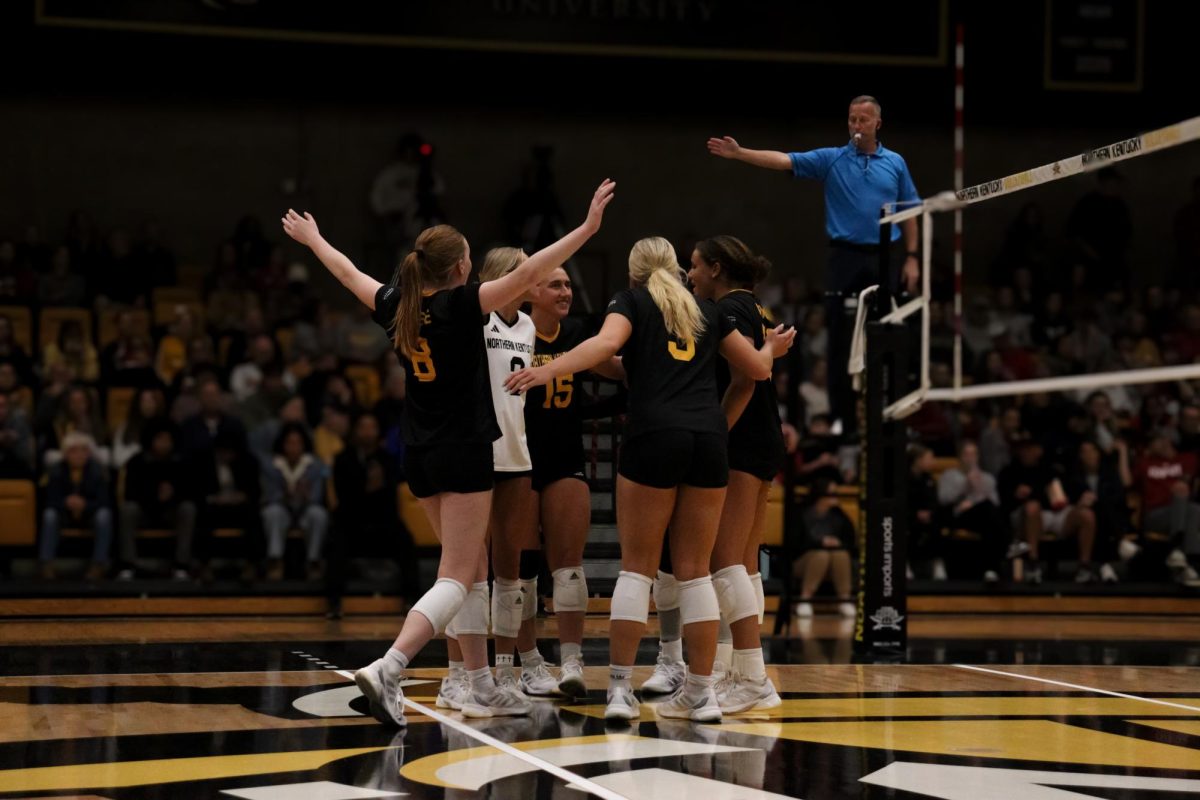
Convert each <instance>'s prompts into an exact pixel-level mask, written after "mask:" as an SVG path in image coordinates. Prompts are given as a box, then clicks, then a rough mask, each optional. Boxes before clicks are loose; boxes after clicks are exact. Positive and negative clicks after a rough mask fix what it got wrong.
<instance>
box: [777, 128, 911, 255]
mask: <svg viewBox="0 0 1200 800" xmlns="http://www.w3.org/2000/svg"><path fill="white" fill-rule="evenodd" d="M788 158H790V159H791V160H792V175H793V176H794V177H797V178H812V179H813V180H818V181H821V182H822V183H824V184H825V231H826V233H828V234H829V238H830V239H832V240H833V241H837V242H851V243H853V244H879V209H880V208H882V207H883V204H884V203H894V202H896V201H905V200H919V199H920V196H919V195H918V194H917V187H915V186H913V181H912V176H911V175H909V174H908V165H907V164H905V163H904V159H903V158H902V157H901V156H900V154H899V153H894V152H892V151H891V150H888V149H886V148H885V147H884V146H883V145H882V144H879V145H876V147H875V152H874V153H871V154H870V155H867V154H865V153H860V152H858V148H856V147H855V146H854V142H853V141H850V142H848V143H847V144H846V145H845V146H844V147H822V148H819V149H817V150H809V151H808V152H805V153H788ZM899 238H900V226H899V225H893V226H892V241H893V242H894V241H896V240H897V239H899Z"/></svg>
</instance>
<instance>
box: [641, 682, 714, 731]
mask: <svg viewBox="0 0 1200 800" xmlns="http://www.w3.org/2000/svg"><path fill="white" fill-rule="evenodd" d="M654 710H655V712H656V713H657V714H658V716H660V717H666V718H667V719H690V720H691V721H692V722H720V721H721V706H720V705H718V704H717V695H716V693H715V692H713V690H712V687H711V686H706V687H705V688H704V689H703V690H702V691H698V692H694V693H693V692H689V691H688V689H687V687H686V686H685V687H684V688H682V689H680V690H679V691H678V692H676V693H675V694H673V695H671V697H670V698H668V699H667V700H664V701H663V702H661V703H659V704H658V705H656V706H655V707H654Z"/></svg>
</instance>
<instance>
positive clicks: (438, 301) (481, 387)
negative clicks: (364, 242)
mask: <svg viewBox="0 0 1200 800" xmlns="http://www.w3.org/2000/svg"><path fill="white" fill-rule="evenodd" d="M399 304H400V290H399V289H398V288H396V287H395V286H380V287H379V291H378V292H376V293H375V312H374V313H373V314H372V318H373V319H374V320H375V322H377V323H379V324H380V325H382V326H383V328H384V329H385V330H386V331H388V335H389V336H390V335H391V333H392V328H393V323H394V321H395V317H396V307H397V306H398V305H399ZM485 319H486V316H485V315H484V313H483V311H482V310H481V309H480V307H479V284H471V285H468V286H458V287H456V288H454V289H444V290H442V291H440V292H434V293H433V294H431V295H426V296H425V297H422V298H421V329H420V332H419V333H418V336H419V337H420V338H418V340H417V353H416V355H414V357H413V358H412V359H409V358H408V357H407V356H405V355H404V354H403V353H400V352H397V353H396V355H397V356H399V357H400V363H401V364H402V365H403V366H404V370H405V373H406V378H405V387H406V389H407V396H406V397H405V402H404V417H403V419H402V420H401V423H400V433H401V435H402V436H403V437H404V443H405V444H406V445H409V446H410V447H426V446H429V445H441V444H462V443H481V444H490V443H491V442H494V441H495V440H497V439H499V438H500V426H499V425H497V424H496V412H495V410H494V409H493V407H492V390H491V383H490V381H489V380H488V366H487V351H486V349H485V347H484V342H483V336H481V335H480V328H481V327H482V326H483V323H484V320H485Z"/></svg>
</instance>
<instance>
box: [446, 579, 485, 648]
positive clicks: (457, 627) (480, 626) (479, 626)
mask: <svg viewBox="0 0 1200 800" xmlns="http://www.w3.org/2000/svg"><path fill="white" fill-rule="evenodd" d="M488 595H489V592H488V584H487V581H480V582H479V583H477V584H475V585H474V586H472V587H471V591H469V592H467V596H466V599H464V600H463V603H462V607H461V608H459V609H458V613H457V614H455V615H454V622H453V623H452V624H453V629H454V634H455V636H456V637H457V636H464V635H466V636H470V635H474V636H487V635H488V629H489V628H490V627H491V625H490V624H489V623H490V622H491V620H490V619H489V617H490V616H491V614H490V613H488V612H489V611H490V610H491V609H490V605H491V603H490V602H489V600H488Z"/></svg>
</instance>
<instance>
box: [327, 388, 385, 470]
mask: <svg viewBox="0 0 1200 800" xmlns="http://www.w3.org/2000/svg"><path fill="white" fill-rule="evenodd" d="M372 419H374V418H373V417H372ZM375 424H376V426H378V424H379V421H378V420H375ZM349 433H350V409H349V407H347V406H345V405H343V404H341V403H337V402H330V403H326V404H325V405H324V406H323V407H322V409H321V424H320V425H318V426H317V427H316V430H314V431H313V450H314V452H315V453H316V455H317V458H318V459H320V460H321V463H323V464H325V465H326V466H327V467H329V468H330V469H332V468H333V463H334V460H335V459H336V458H337V455H338V453H341V452H342V450H343V449H344V448H345V446H346V444H345V442H346V436H347V435H348V434H349Z"/></svg>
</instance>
